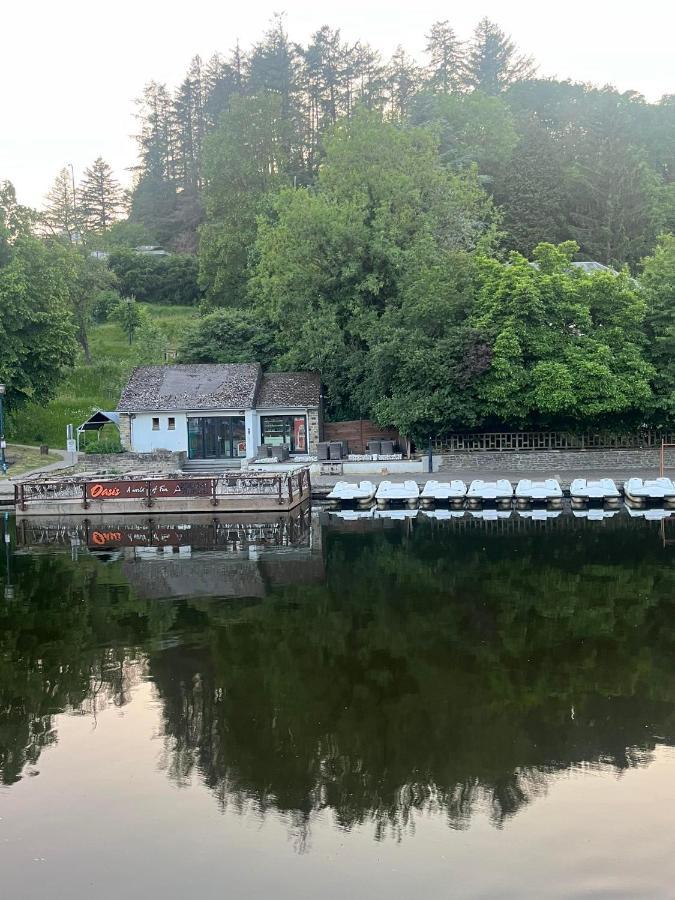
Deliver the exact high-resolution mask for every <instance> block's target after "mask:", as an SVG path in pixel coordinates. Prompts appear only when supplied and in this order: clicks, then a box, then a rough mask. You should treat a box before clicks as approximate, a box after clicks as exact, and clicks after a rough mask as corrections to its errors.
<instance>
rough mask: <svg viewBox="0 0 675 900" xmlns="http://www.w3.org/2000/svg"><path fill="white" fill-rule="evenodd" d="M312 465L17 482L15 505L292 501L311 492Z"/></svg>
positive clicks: (21, 507)
mask: <svg viewBox="0 0 675 900" xmlns="http://www.w3.org/2000/svg"><path fill="white" fill-rule="evenodd" d="M311 490H312V486H311V480H310V474H309V469H308V468H305V467H303V468H300V469H293V470H291V471H287V472H255V473H247V472H241V473H239V472H238V473H236V474H224V475H218V476H213V477H210V478H209V477H206V478H204V477H199V476H194V477H190V476H184V475H178V476H169V477H164V478H163V477H153V478H139V477H138V475H133V474H130V475H127V476H115V477H108V478H106V477H103V478H91V477H84V478H77V477H69V478H61V479H54V480H47V479H41V478H37V479H31V480H29V481H24V482H21V483H19V484H16V485H15V486H14V504H15V506H16V507H17V509H20V510H25V509H26V507H27V505H28V504H32V503H44V504H49V503H62V502H78V503H80V504H81V505H82V506H83V507H84V508H85V509H87V508H88V507H89V506H90V504H91V503H92V502H105V504H106V506H107V505H109V504H110V505H111V508H114V505H115V503H116V502H119V501H121V500H127V501H128V500H138V501H139V503H141V504H142V505H144V506H147V507H152V506H155V505H159V506H161V505H162V501H164V500H177V499H178V500H179V499H186V500H190V499H206V498H209V499H210V501H211V504H212V505H213V506H218V504H219V502H220V500H221V499H222V500H225V499H232V498H233V497H242V498H246V497H270V498H271V497H275V498H276V499H277V502H278V503H279V505H280V506H281V505H286V504H288V503H293V502H294V501H297V500H300V499H304V498H305V497H309V496H310V495H311Z"/></svg>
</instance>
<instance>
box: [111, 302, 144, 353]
mask: <svg viewBox="0 0 675 900" xmlns="http://www.w3.org/2000/svg"><path fill="white" fill-rule="evenodd" d="M110 317H111V318H112V319H114V320H115V321H116V322H118V323H119V325H120V326H121V328H122V331H123V332H124V333H125V334H126V336H127V338H128V339H129V344H132V343H133V340H134V337H135V335H136V332H137V331H138V330H139V329H140V327H141V325H143V324H145V323H146V322H147V315H146V313H145V311H144V310H143V308H142V307H141V306H139V305H138V303H137V301H136V298H135V297H123V298H122V299H121V300H120V302H119V303H118V304H117V306H116V307H114V309H113V310H112V311H111V313H110Z"/></svg>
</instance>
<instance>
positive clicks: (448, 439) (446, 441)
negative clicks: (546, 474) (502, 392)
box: [432, 430, 675, 452]
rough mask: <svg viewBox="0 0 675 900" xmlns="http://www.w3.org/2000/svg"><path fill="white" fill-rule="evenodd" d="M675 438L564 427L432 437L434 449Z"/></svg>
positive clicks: (593, 445) (654, 444)
mask: <svg viewBox="0 0 675 900" xmlns="http://www.w3.org/2000/svg"><path fill="white" fill-rule="evenodd" d="M663 441H665V442H666V443H672V442H675V432H662V431H656V430H644V431H639V432H635V433H632V434H613V433H611V432H585V433H581V434H574V433H571V432H564V431H484V432H470V433H467V434H449V435H446V436H444V437H438V438H435V439H434V440H433V442H432V443H433V447H434V450H435V451H436V452H439V451H440V452H453V451H460V452H480V451H492V452H494V451H497V452H508V451H527V450H642V449H658V448H659V447H660V446H661V443H662V442H663Z"/></svg>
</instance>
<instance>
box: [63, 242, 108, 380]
mask: <svg viewBox="0 0 675 900" xmlns="http://www.w3.org/2000/svg"><path fill="white" fill-rule="evenodd" d="M68 249H69V252H68V253H67V257H68V263H69V266H70V275H69V282H70V289H69V292H68V295H69V299H70V307H71V310H72V316H73V321H74V322H75V326H76V329H77V340H78V343H79V345H80V347H81V348H82V352H83V353H84V359H85V362H87V363H90V362H91V351H90V349H89V328H90V326H91V323H92V321H93V317H94V305H95V303H96V299H97V297H98V296H99V295H100V293H101V292H102V291H111V290H114V288H115V284H116V278H115V276H114V274H113V273H112V272H111V271H110V270H109V269H108V267H107V266H106V264H105V263H104V262H103V261H102V260H98V259H95V258H93V257H91V256H90V255H88V254H87V253H85V252H83V251H82V250H80V249H77V248H68Z"/></svg>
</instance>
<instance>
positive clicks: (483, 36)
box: [466, 18, 535, 95]
mask: <svg viewBox="0 0 675 900" xmlns="http://www.w3.org/2000/svg"><path fill="white" fill-rule="evenodd" d="M466 70H467V76H466V78H467V82H468V84H469V85H470V86H471V87H473V88H475V89H476V90H479V91H481V92H482V93H483V94H488V95H491V94H492V95H494V94H499V93H501V92H502V91H503V90H505V88H507V87H508V85H510V84H512V83H513V82H514V81H522V80H524V79H526V78H532V77H533V75H534V72H535V66H534V63H533V61H532V58H531V57H529V56H524V55H523V54H521V53H519V52H518V49H517V47H516V45H515V43H514V42H513V41H512V40H511V38H510V37H509V35H507V34H506V33H505V32H504V31H502V29H501V28H500V27H499V26H498V25H496V24H495V23H494V22H491V21H490V20H489V19H487V18H483V19H481V20H480V22H479V23H478V25H477V26H476V29H475V31H474V33H473V40H472V42H471V45H470V48H469V54H468V58H467V61H466Z"/></svg>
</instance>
